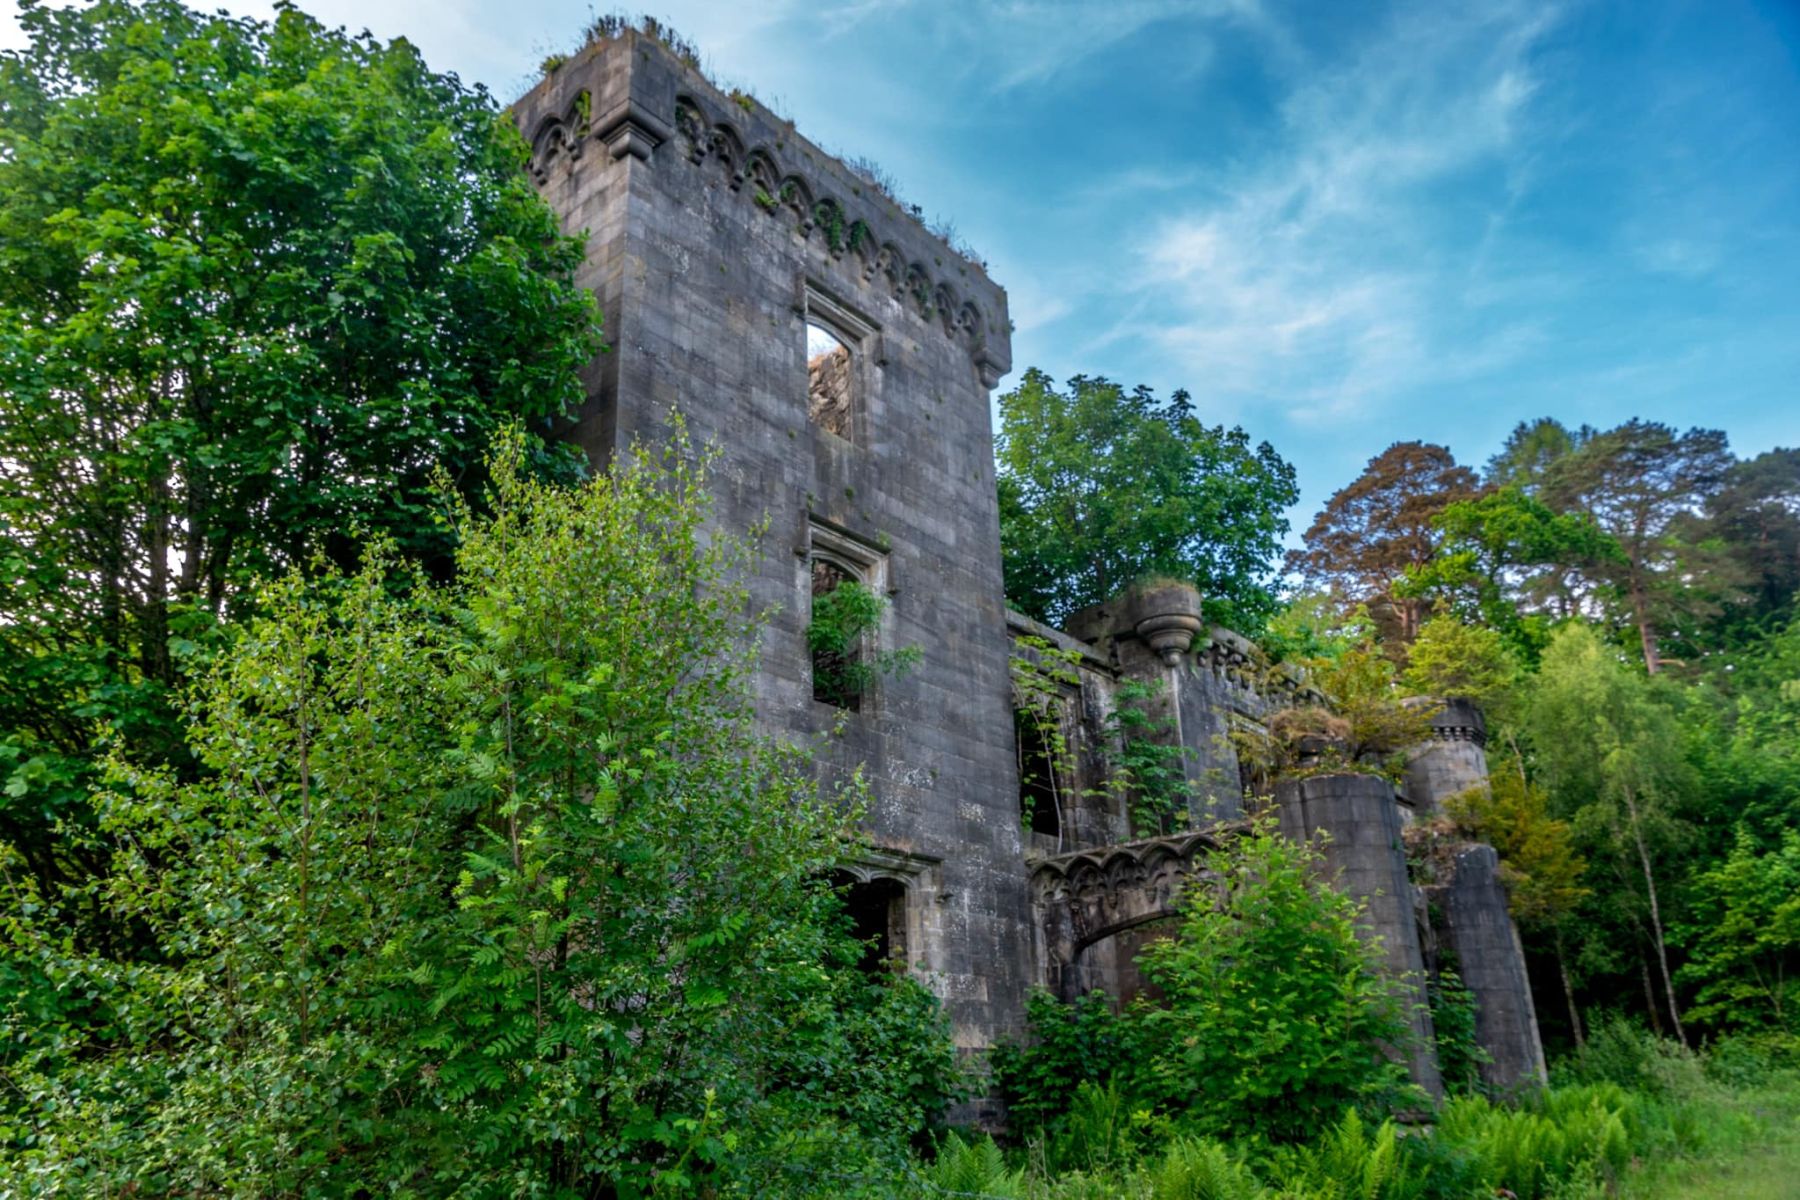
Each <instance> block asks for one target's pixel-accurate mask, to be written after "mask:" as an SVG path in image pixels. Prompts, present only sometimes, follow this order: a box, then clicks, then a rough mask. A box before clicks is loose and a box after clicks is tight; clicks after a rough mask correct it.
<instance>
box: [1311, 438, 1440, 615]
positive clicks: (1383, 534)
mask: <svg viewBox="0 0 1800 1200" xmlns="http://www.w3.org/2000/svg"><path fill="white" fill-rule="evenodd" d="M1474 491H1475V475H1474V472H1472V471H1470V470H1469V469H1468V468H1467V467H1463V466H1459V465H1458V464H1457V462H1456V459H1455V458H1454V457H1453V456H1452V455H1451V453H1450V451H1449V450H1448V449H1446V448H1445V447H1443V446H1437V445H1432V444H1430V443H1426V442H1395V443H1394V444H1393V445H1392V446H1389V447H1388V448H1387V449H1386V450H1384V451H1382V452H1381V453H1380V454H1378V455H1376V456H1375V457H1374V458H1372V459H1370V460H1369V465H1368V466H1367V467H1365V468H1364V469H1363V473H1362V474H1361V475H1359V476H1357V478H1356V479H1355V480H1353V481H1352V482H1351V483H1350V484H1349V485H1348V486H1346V487H1343V488H1340V489H1339V490H1338V491H1337V492H1336V493H1334V494H1333V495H1332V497H1331V499H1329V500H1328V501H1326V502H1325V507H1324V508H1323V509H1322V510H1320V512H1319V515H1318V516H1317V517H1315V518H1314V519H1313V523H1312V525H1311V526H1310V527H1309V528H1308V529H1307V531H1306V535H1305V539H1304V541H1305V546H1304V548H1303V549H1300V550H1293V551H1289V553H1288V559H1287V564H1288V569H1289V570H1290V571H1293V572H1295V573H1297V574H1298V575H1299V576H1300V577H1301V579H1302V580H1303V581H1304V582H1305V583H1306V584H1307V585H1309V586H1312V587H1328V588H1329V589H1330V590H1331V592H1332V594H1333V595H1334V596H1335V597H1336V598H1337V599H1338V600H1339V602H1340V603H1341V604H1343V605H1344V606H1346V607H1349V606H1351V605H1355V604H1366V605H1368V606H1369V610H1370V612H1371V613H1373V614H1374V616H1375V618H1376V620H1377V622H1378V623H1380V624H1381V625H1382V626H1383V627H1384V628H1385V629H1387V630H1388V631H1389V632H1390V633H1391V636H1392V640H1394V641H1397V642H1400V643H1406V642H1410V641H1411V640H1412V639H1413V638H1414V637H1415V636H1416V635H1417V634H1418V631H1419V625H1420V623H1421V622H1423V621H1424V619H1425V617H1426V616H1427V615H1428V612H1429V604H1428V602H1427V601H1425V600H1424V599H1421V598H1420V597H1418V596H1416V595H1412V594H1409V593H1407V592H1405V590H1404V589H1401V588H1399V587H1398V585H1399V584H1400V583H1401V582H1402V581H1403V580H1404V579H1405V578H1406V576H1407V572H1408V571H1409V570H1416V569H1417V568H1420V567H1422V566H1424V565H1425V564H1427V563H1429V562H1430V561H1431V560H1432V558H1433V557H1434V555H1435V554H1436V552H1437V549H1438V546H1439V544H1440V543H1441V542H1442V540H1443V533H1442V531H1441V530H1439V528H1438V527H1437V524H1436V517H1437V516H1438V514H1439V513H1441V512H1443V511H1444V509H1445V507H1446V506H1448V505H1450V504H1452V503H1454V502H1456V501H1458V500H1465V499H1468V498H1469V497H1470V496H1471V495H1473V494H1474Z"/></svg>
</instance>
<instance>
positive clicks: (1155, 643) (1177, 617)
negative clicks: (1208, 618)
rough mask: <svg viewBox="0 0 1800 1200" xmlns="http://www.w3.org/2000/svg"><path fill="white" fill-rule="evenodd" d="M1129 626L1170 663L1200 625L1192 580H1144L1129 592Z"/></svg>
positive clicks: (1190, 642)
mask: <svg viewBox="0 0 1800 1200" xmlns="http://www.w3.org/2000/svg"><path fill="white" fill-rule="evenodd" d="M1130 611H1131V616H1132V621H1133V630H1134V631H1135V632H1136V633H1137V635H1138V637H1140V638H1142V639H1143V640H1144V641H1145V642H1147V643H1148V644H1149V646H1150V648H1151V649H1152V650H1154V651H1156V653H1157V654H1158V655H1160V656H1161V657H1162V660H1163V662H1165V663H1167V664H1168V665H1169V666H1171V667H1172V666H1174V665H1175V664H1176V663H1178V662H1180V661H1181V656H1182V655H1183V654H1186V653H1187V652H1188V648H1189V647H1191V646H1192V645H1193V644H1194V637H1195V635H1197V634H1198V633H1199V632H1200V631H1201V630H1202V629H1203V628H1205V623H1204V622H1203V621H1202V620H1201V617H1200V613H1201V608H1200V592H1199V590H1198V589H1197V588H1195V587H1194V586H1193V585H1192V584H1187V583H1181V582H1179V581H1178V580H1173V579H1164V580H1157V581H1155V582H1153V583H1147V584H1144V585H1142V586H1140V587H1138V588H1136V589H1134V590H1133V592H1132V596H1131V610H1130Z"/></svg>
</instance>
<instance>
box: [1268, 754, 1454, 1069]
mask: <svg viewBox="0 0 1800 1200" xmlns="http://www.w3.org/2000/svg"><path fill="white" fill-rule="evenodd" d="M1275 800H1276V804H1277V805H1278V811H1279V812H1280V819H1281V832H1282V833H1283V834H1285V835H1287V836H1288V837H1291V838H1296V839H1300V840H1310V839H1313V838H1315V837H1316V836H1317V835H1318V834H1321V833H1323V834H1326V835H1328V836H1327V837H1326V838H1325V839H1323V846H1324V855H1325V865H1326V869H1327V870H1328V871H1329V872H1330V874H1331V876H1332V878H1333V879H1334V881H1335V882H1336V884H1337V886H1338V887H1340V888H1342V889H1343V890H1344V891H1346V892H1348V893H1349V894H1351V895H1353V896H1356V897H1358V898H1359V899H1361V900H1363V901H1365V902H1366V903H1367V905H1368V908H1367V911H1366V914H1365V923H1364V924H1363V925H1361V926H1360V927H1359V928H1360V929H1361V931H1362V932H1363V934H1364V935H1365V936H1366V937H1368V938H1370V939H1379V941H1380V946H1381V954H1382V957H1383V959H1384V961H1385V962H1386V964H1387V974H1388V977H1389V978H1390V979H1392V980H1393V981H1394V982H1395V984H1396V985H1397V986H1398V987H1399V988H1400V989H1401V994H1402V995H1403V996H1404V997H1405V999H1406V1003H1407V1006H1408V1010H1409V1013H1410V1015H1411V1018H1412V1026H1413V1035H1414V1037H1413V1043H1414V1044H1413V1045H1412V1046H1411V1047H1409V1048H1408V1050H1407V1054H1406V1064H1407V1069H1408V1070H1409V1071H1410V1072H1411V1074H1412V1077H1413V1081H1414V1082H1415V1083H1417V1084H1418V1085H1419V1086H1420V1087H1423V1088H1424V1089H1425V1090H1426V1091H1428V1092H1430V1093H1431V1094H1432V1095H1434V1096H1441V1095H1442V1094H1443V1080H1442V1078H1441V1077H1440V1075H1439V1074H1438V1065H1437V1054H1436V1052H1435V1051H1434V1050H1433V1048H1432V1028H1431V1012H1430V1009H1429V1007H1428V1001H1427V997H1426V992H1425V959H1424V955H1423V953H1422V951H1421V949H1420V943H1419V922H1418V918H1417V916H1416V914H1415V911H1414V901H1413V887H1412V884H1411V882H1410V881H1409V880H1408V878H1407V873H1406V850H1405V848H1404V847H1403V846H1402V844H1401V840H1400V810H1399V806H1398V805H1397V804H1396V803H1395V801H1394V789H1393V788H1392V786H1390V785H1389V784H1388V782H1387V780H1385V779H1381V778H1379V777H1377V776H1374V775H1317V776H1313V777H1311V778H1307V779H1289V780H1284V781H1283V782H1282V783H1280V784H1279V785H1278V786H1277V787H1276V789H1275Z"/></svg>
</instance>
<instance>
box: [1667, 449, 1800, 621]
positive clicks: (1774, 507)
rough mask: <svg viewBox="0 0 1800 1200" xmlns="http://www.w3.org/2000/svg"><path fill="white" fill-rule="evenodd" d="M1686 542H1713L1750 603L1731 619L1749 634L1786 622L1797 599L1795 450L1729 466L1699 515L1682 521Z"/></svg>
mask: <svg viewBox="0 0 1800 1200" xmlns="http://www.w3.org/2000/svg"><path fill="white" fill-rule="evenodd" d="M1682 524H1684V525H1686V526H1687V527H1686V528H1684V529H1682V530H1681V531H1680V532H1681V536H1682V537H1683V539H1684V540H1686V541H1690V542H1692V541H1705V540H1707V539H1709V538H1716V539H1718V540H1719V541H1720V542H1721V543H1722V544H1723V545H1724V547H1725V549H1726V552H1727V554H1728V555H1729V556H1730V557H1731V558H1732V559H1733V560H1734V565H1735V566H1736V571H1735V572H1734V574H1735V575H1736V576H1737V577H1738V578H1740V579H1741V580H1742V581H1743V582H1744V585H1745V590H1746V598H1747V600H1748V601H1749V603H1748V605H1747V606H1744V610H1743V611H1740V612H1735V613H1733V614H1732V615H1733V616H1734V617H1735V618H1737V620H1736V622H1734V623H1737V624H1742V625H1745V626H1748V629H1749V630H1750V631H1755V630H1760V629H1765V628H1767V627H1768V626H1769V625H1770V624H1773V623H1776V622H1779V621H1780V620H1782V619H1783V618H1785V617H1786V616H1787V615H1788V613H1789V612H1791V611H1792V609H1793V607H1794V602H1795V599H1796V598H1797V597H1800V449H1777V450H1769V451H1766V452H1765V453H1762V454H1759V455H1757V456H1756V457H1755V458H1751V459H1745V460H1742V461H1740V462H1737V463H1734V464H1733V465H1732V466H1731V468H1730V469H1729V470H1728V471H1726V472H1725V481H1724V486H1722V487H1721V488H1720V489H1719V491H1718V492H1717V493H1716V494H1715V495H1713V496H1712V497H1711V498H1710V499H1708V501H1707V504H1706V511H1705V513H1704V515H1703V516H1702V517H1700V518H1698V519H1694V520H1692V521H1684V522H1682Z"/></svg>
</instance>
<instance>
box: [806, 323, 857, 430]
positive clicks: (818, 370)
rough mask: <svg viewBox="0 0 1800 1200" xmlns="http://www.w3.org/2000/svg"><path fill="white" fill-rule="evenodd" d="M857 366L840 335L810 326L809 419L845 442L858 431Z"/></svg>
mask: <svg viewBox="0 0 1800 1200" xmlns="http://www.w3.org/2000/svg"><path fill="white" fill-rule="evenodd" d="M855 409H856V363H855V359H854V357H853V356H852V354H851V351H850V347H849V346H848V345H846V344H845V343H844V340H843V339H842V338H840V337H838V335H837V334H835V333H833V332H832V331H831V330H829V329H827V328H825V326H823V325H820V324H818V323H816V322H813V321H808V322H807V323H806V415H807V417H808V418H809V419H811V421H812V423H813V424H814V425H817V426H818V427H819V428H820V429H823V430H824V431H825V432H827V433H832V434H836V435H837V436H838V437H841V438H843V439H844V440H845V441H850V440H852V432H853V430H854V429H855Z"/></svg>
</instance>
